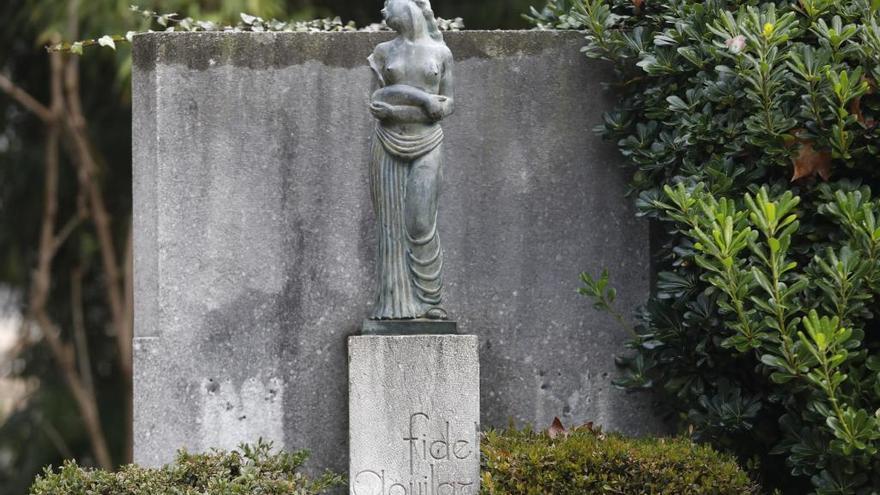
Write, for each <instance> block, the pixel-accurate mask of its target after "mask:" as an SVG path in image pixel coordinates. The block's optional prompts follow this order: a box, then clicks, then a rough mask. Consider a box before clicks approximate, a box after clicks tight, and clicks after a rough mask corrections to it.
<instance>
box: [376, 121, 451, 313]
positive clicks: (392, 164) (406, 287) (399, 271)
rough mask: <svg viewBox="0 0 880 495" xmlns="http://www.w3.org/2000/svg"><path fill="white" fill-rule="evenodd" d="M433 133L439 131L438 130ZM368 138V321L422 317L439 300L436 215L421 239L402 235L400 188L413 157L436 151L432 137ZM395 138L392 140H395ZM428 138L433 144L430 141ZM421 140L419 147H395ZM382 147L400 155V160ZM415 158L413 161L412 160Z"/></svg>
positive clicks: (403, 220) (403, 201)
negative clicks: (373, 229) (373, 232)
mask: <svg viewBox="0 0 880 495" xmlns="http://www.w3.org/2000/svg"><path fill="white" fill-rule="evenodd" d="M438 129H439V128H438ZM377 130H378V132H377V134H376V136H375V137H374V139H373V145H372V159H371V166H370V175H371V177H370V184H371V193H372V200H373V208H374V211H375V213H376V221H377V223H378V236H379V250H378V253H377V254H378V266H377V291H376V303H375V307H374V310H373V315H372V317H373V318H374V319H409V318H419V317H422V316H424V315H425V313H427V312H428V310H429V309H431V307H433V306H435V305H437V304H438V303H439V302H440V292H441V288H442V282H441V279H440V269H441V267H442V255H441V251H440V241H439V237H438V235H437V228H436V221H437V220H436V215H435V216H434V220H433V222H434V225H433V227H432V228H431V229H430V233H429V234H428V235H427V236H426V237H423V238H421V239H419V238H415V239H414V238H413V237H411V236H410V235H409V233H408V232H407V227H406V225H407V222H406V215H407V212H406V188H407V180H408V178H409V174H410V171H411V168H412V165H413V161H414V159H415V158H418V157H420V156H424V155H425V154H427V153H430V152H432V151H435V150H436V151H437V152H439V148H438V147H439V145H440V141H442V132H441V133H440V134H439V138H437V136H436V133H434V134H435V136H434V137H433V138H431V137H429V136H427V135H426V136H422V137H415V138H413V137H403V139H406V140H407V141H404V142H403V143H401V142H400V141H399V139H401V137H400V136H391V137H389V136H388V133H387V132H383V130H382V129H381V127H379V128H377ZM395 137H396V138H398V139H397V140H395ZM432 139H433V142H431V140H432ZM418 140H421V141H422V142H423V143H424V146H421V147H420V149H415V153H412V151H413V150H414V148H412V147H411V146H410V147H403V148H402V147H401V146H402V145H407V144H408V145H412V144H413V143H415V142H416V141H418ZM387 148H391V149H393V150H395V151H397V152H404V156H406V158H402V157H401V156H400V155H398V154H397V153H391V152H389V150H388V149H387ZM413 157H415V158H413Z"/></svg>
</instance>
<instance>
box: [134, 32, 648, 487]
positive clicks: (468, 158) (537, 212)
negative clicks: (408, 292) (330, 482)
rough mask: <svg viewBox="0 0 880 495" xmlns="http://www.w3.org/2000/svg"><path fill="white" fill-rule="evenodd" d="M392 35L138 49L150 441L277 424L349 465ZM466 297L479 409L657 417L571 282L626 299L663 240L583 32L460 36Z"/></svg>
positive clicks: (451, 157)
mask: <svg viewBox="0 0 880 495" xmlns="http://www.w3.org/2000/svg"><path fill="white" fill-rule="evenodd" d="M389 36H390V34H386V33H378V34H370V33H336V34H326V33H283V34H269V33H253V34H245V33H239V34H231V33H225V34H223V33H212V34H184V33H162V34H149V35H140V36H137V37H136V38H135V43H134V62H135V68H134V76H133V91H134V93H133V97H134V102H133V103H134V123H133V125H134V161H135V163H134V216H135V217H134V222H135V226H134V231H135V272H136V273H135V282H136V294H135V304H136V314H135V327H136V328H135V332H136V342H135V384H134V386H135V435H136V445H135V449H136V451H135V456H136V459H137V461H139V462H143V463H146V464H151V465H154V464H158V463H161V462H165V461H168V460H170V459H171V458H172V456H173V454H174V451H175V450H176V449H177V448H180V447H187V448H189V449H192V450H201V449H206V448H209V447H234V446H235V445H236V444H237V443H238V442H240V441H255V440H256V439H257V438H258V437H260V436H262V437H264V438H268V439H272V440H275V441H276V444H277V445H279V446H284V447H288V448H297V447H306V448H309V449H311V450H312V452H313V459H312V465H313V466H316V467H318V468H324V467H330V468H335V469H337V470H340V471H345V470H346V469H347V466H346V463H347V461H346V459H347V457H348V456H347V432H348V428H347V420H348V411H347V410H346V408H347V404H348V397H347V390H348V384H347V383H348V380H347V376H348V375H347V369H346V365H345V356H346V339H347V338H348V336H350V335H355V334H357V333H358V331H359V329H360V327H361V324H362V321H363V319H364V318H365V317H367V316H368V314H369V310H370V308H371V306H372V297H373V294H374V290H373V281H374V280H375V278H374V274H373V270H374V258H375V245H376V239H375V225H374V223H373V212H372V208H371V205H370V197H369V194H370V193H369V179H368V177H367V169H368V159H369V146H370V134H371V130H372V126H373V119H372V118H371V116H370V114H369V111H368V110H367V104H368V101H369V95H370V81H371V77H372V75H371V73H370V69H369V68H368V66H367V63H366V57H367V56H368V55H369V54H370V52H371V50H372V49H373V47H374V46H375V45H376V44H377V43H378V42H379V41H381V40H383V39H388V37H389ZM446 39H447V44H448V45H449V47H450V48H451V49H452V51H453V53H454V54H455V57H456V107H457V108H456V113H455V115H453V116H452V117H450V118H449V119H447V120H446V121H445V124H444V131H445V133H446V140H445V145H444V154H445V157H444V163H445V165H444V167H445V178H444V192H443V199H442V209H441V211H440V232H441V235H442V236H443V239H442V241H443V245H444V249H445V256H446V259H445V270H444V278H445V286H446V288H447V291H446V296H447V297H446V299H447V300H446V303H445V304H446V308H447V309H448V310H449V311H450V315H451V317H452V318H454V319H456V320H457V321H458V323H459V328H460V331H461V332H462V333H478V334H479V337H480V355H481V368H482V373H481V385H482V387H481V388H482V391H483V393H482V404H481V405H482V408H481V410H482V424H483V425H489V426H504V425H506V424H507V422H508V419H509V418H513V419H514V420H516V421H518V422H521V423H522V422H531V423H534V424H536V425H538V426H544V425H548V424H549V423H550V422H551V421H552V419H553V416H556V415H559V416H560V417H561V418H562V419H563V421H565V422H566V423H578V422H584V421H587V420H592V421H596V422H597V423H601V424H603V425H605V426H606V427H607V428H609V429H618V430H624V431H626V432H629V433H644V432H648V431H651V430H652V428H655V426H656V424H657V423H656V422H655V421H654V420H653V417H652V415H651V411H650V407H649V405H648V404H649V403H648V400H647V398H646V397H643V396H638V395H627V394H625V393H623V392H620V391H618V390H615V389H614V388H612V387H611V385H610V381H611V379H612V378H613V376H614V374H615V368H614V364H613V357H614V355H615V354H617V353H619V352H622V349H621V345H620V344H621V342H622V341H623V340H624V339H625V338H626V334H625V332H624V331H622V330H621V329H619V328H618V327H617V326H615V324H614V322H613V321H612V319H610V318H608V317H607V316H606V315H604V314H601V313H598V312H596V311H594V310H593V309H592V308H591V307H590V305H589V303H588V302H587V301H586V300H584V299H583V298H582V297H580V296H578V295H577V294H576V293H575V289H576V287H577V286H578V285H579V282H578V278H577V274H578V273H579V272H580V271H582V270H589V271H592V272H596V271H599V270H601V269H602V268H605V267H607V268H608V269H609V270H610V272H611V274H612V278H613V283H614V285H615V286H616V287H617V288H618V290H619V292H620V303H621V304H620V308H621V309H622V310H623V311H626V310H627V309H628V308H630V307H633V306H634V305H636V304H638V303H640V302H642V301H643V300H644V298H645V296H646V294H647V290H648V284H649V269H648V235H647V227H646V225H645V224H643V223H641V222H639V221H637V220H636V219H634V217H633V211H632V208H631V200H629V199H626V198H625V197H624V192H625V184H626V173H625V172H624V171H622V170H620V168H619V162H620V158H619V157H618V155H617V154H616V151H615V150H614V147H613V145H611V144H607V143H603V142H602V141H601V140H600V139H599V138H597V137H596V136H595V135H594V134H593V133H592V132H591V128H592V127H593V126H594V125H596V124H598V123H600V122H601V112H602V111H603V110H604V109H606V108H608V107H609V105H610V102H611V101H612V100H611V98H612V97H611V96H606V95H604V94H603V92H602V89H601V87H600V83H601V81H602V80H603V79H605V78H606V77H607V76H606V72H605V66H604V65H602V64H600V63H597V62H591V61H588V60H587V59H586V58H585V57H584V56H583V55H582V54H581V53H580V52H579V49H580V47H581V46H582V45H583V39H582V36H581V35H580V34H578V33H553V32H464V33H450V34H447V35H446Z"/></svg>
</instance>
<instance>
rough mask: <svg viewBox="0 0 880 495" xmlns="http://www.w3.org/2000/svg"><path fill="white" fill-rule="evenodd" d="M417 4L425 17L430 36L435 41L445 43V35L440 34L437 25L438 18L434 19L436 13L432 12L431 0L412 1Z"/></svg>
mask: <svg viewBox="0 0 880 495" xmlns="http://www.w3.org/2000/svg"><path fill="white" fill-rule="evenodd" d="M410 1H412V3H414V4H416V7H418V8H419V10H421V11H422V15H423V16H424V17H425V24H427V27H428V35H429V36H430V37H431V39H433V40H434V41H439V42H442V41H443V34H442V33H441V32H440V26H438V25H437V18H436V17H434V11H433V10H431V0H410Z"/></svg>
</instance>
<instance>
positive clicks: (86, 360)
mask: <svg viewBox="0 0 880 495" xmlns="http://www.w3.org/2000/svg"><path fill="white" fill-rule="evenodd" d="M82 277H83V275H82V269H81V268H80V267H78V266H77V267H75V268H74V269H72V270H71V271H70V308H71V312H72V313H73V315H72V318H71V319H72V320H73V341H74V342H75V344H76V355H77V361H78V362H79V376H80V377H82V382H83V385H85V387H86V390H87V391H88V392H89V394H90V395H92V396H94V395H95V380H94V378H93V377H92V366H91V363H92V358H91V357H90V356H89V341H88V338H86V319H85V315H84V314H83V313H84V311H83V298H82Z"/></svg>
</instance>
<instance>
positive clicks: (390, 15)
mask: <svg viewBox="0 0 880 495" xmlns="http://www.w3.org/2000/svg"><path fill="white" fill-rule="evenodd" d="M382 16H383V17H384V18H385V23H386V24H388V27H390V28H391V29H393V30H395V31H397V32H398V33H402V32H404V31H411V32H412V33H414V34H416V35H422V34H423V35H426V36H429V37H430V38H431V39H433V40H434V41H443V35H442V34H440V28H439V27H438V26H437V19H436V18H435V17H434V11H433V10H431V2H430V0H385V8H383V9H382Z"/></svg>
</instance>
